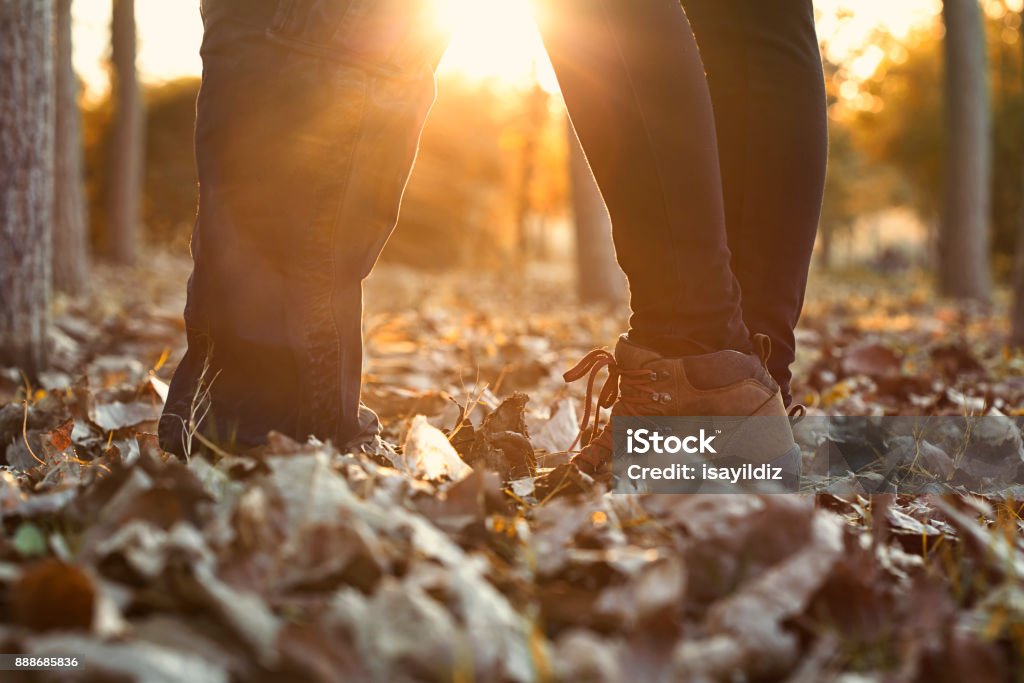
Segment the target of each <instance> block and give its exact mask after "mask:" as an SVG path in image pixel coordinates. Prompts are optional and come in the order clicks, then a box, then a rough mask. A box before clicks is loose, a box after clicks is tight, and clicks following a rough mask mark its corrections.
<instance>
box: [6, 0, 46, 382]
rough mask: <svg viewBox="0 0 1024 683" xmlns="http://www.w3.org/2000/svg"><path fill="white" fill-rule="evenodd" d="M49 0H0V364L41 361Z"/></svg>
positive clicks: (28, 368) (35, 368)
mask: <svg viewBox="0 0 1024 683" xmlns="http://www.w3.org/2000/svg"><path fill="white" fill-rule="evenodd" d="M52 36H53V3H52V1H51V0H0V365H14V366H17V367H19V368H21V369H22V370H23V371H24V372H25V373H26V374H27V375H28V376H29V377H30V378H31V377H33V376H35V375H36V373H38V372H39V371H40V370H41V369H43V368H44V367H45V365H46V329H47V322H48V310H47V309H48V307H49V302H50V277H51V276H50V265H51V264H50V258H51V256H50V252H51V247H52V245H51V239H52V234H51V229H52V224H53V127H54V118H53V94H54V77H53V54H52V52H51V40H52Z"/></svg>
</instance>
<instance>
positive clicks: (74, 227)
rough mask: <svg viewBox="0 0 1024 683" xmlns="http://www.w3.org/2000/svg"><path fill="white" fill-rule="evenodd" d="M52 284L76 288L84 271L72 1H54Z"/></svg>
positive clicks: (82, 281)
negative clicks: (72, 36)
mask: <svg viewBox="0 0 1024 683" xmlns="http://www.w3.org/2000/svg"><path fill="white" fill-rule="evenodd" d="M53 42H54V81H55V83H54V87H55V88H56V98H55V100H54V106H55V108H56V113H55V122H54V125H55V126H56V128H55V137H54V154H55V156H54V169H53V173H54V186H55V191H54V201H55V205H54V217H53V220H54V224H53V284H54V287H56V288H57V289H58V290H60V291H63V292H69V293H70V292H79V291H81V290H82V288H83V287H85V286H86V284H87V275H88V271H89V244H88V224H87V220H88V216H87V214H86V205H85V188H84V184H83V183H84V180H83V175H82V174H83V168H82V114H81V111H80V109H79V105H78V76H77V75H76V74H75V70H74V66H73V65H72V63H71V52H72V50H71V47H72V44H71V0H57V2H56V3H55V5H54V41H53Z"/></svg>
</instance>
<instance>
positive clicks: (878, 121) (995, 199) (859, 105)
mask: <svg viewBox="0 0 1024 683" xmlns="http://www.w3.org/2000/svg"><path fill="white" fill-rule="evenodd" d="M987 11H988V20H987V28H986V31H987V40H988V46H989V73H990V76H989V81H990V85H991V105H992V118H993V174H992V213H991V216H992V230H993V234H992V238H993V239H992V246H993V251H994V254H995V256H996V259H995V262H996V265H997V270H998V273H999V275H1000V276H1003V277H1005V276H1007V275H1008V271H1009V264H1010V262H1011V260H1012V259H1011V257H1010V255H1011V254H1013V250H1014V248H1015V244H1016V240H1017V234H1018V230H1019V228H1018V226H1019V224H1020V216H1021V212H1022V211H1024V206H1022V203H1021V202H1022V191H1021V190H1022V184H1024V73H1022V67H1024V56H1022V53H1021V40H1020V37H1021V34H1020V21H1021V16H1020V13H1018V12H1016V11H1011V10H1008V9H1007V7H1006V5H1005V4H1003V3H1002V2H1001V0H993V2H990V3H988V5H987ZM942 37H943V32H942V26H941V21H940V19H939V17H936V20H935V22H934V23H933V24H931V25H929V26H925V27H922V28H919V29H918V30H916V31H914V32H912V33H911V35H910V36H909V37H908V38H907V39H904V40H901V41H900V40H897V39H896V38H894V37H893V36H891V35H888V34H886V33H884V32H879V33H877V34H876V35H875V38H874V40H873V41H872V42H871V44H870V45H868V46H866V48H865V49H872V50H874V49H880V50H881V52H882V57H881V59H880V60H879V62H878V65H877V67H876V68H875V70H874V73H873V74H872V75H871V76H870V78H868V79H866V80H863V81H858V80H856V79H852V78H851V77H850V75H849V73H848V71H847V70H846V69H844V68H843V67H840V66H836V65H833V68H831V69H829V70H828V71H829V91H830V94H831V99H832V105H831V106H830V123H831V126H832V131H831V132H832V143H831V144H832V147H831V156H830V164H831V166H832V168H830V171H829V183H830V184H829V189H828V191H827V196H826V207H825V219H824V221H823V225H825V226H827V224H828V223H829V222H833V223H835V224H838V225H848V224H849V223H852V221H853V219H855V218H856V216H857V214H858V213H859V212H864V211H870V210H872V209H874V208H877V204H878V202H879V200H880V199H882V198H884V199H885V201H889V202H891V203H908V204H910V205H911V206H912V207H913V208H914V209H915V211H916V212H917V213H918V214H919V215H920V217H921V219H922V220H923V221H924V222H925V223H926V224H934V222H935V220H936V219H937V217H938V214H939V212H940V211H941V207H942V196H943V192H944V188H943V178H944V173H945V157H944V154H945V139H944V101H943V80H944V69H943V62H944V56H943V46H942Z"/></svg>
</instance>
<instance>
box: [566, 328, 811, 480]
mask: <svg viewBox="0 0 1024 683" xmlns="http://www.w3.org/2000/svg"><path fill="white" fill-rule="evenodd" d="M753 341H754V346H755V348H756V349H757V353H751V354H745V353H741V352H739V351H718V352H716V353H709V354H704V355H700V356H686V357H682V358H666V357H664V356H662V355H660V354H659V353H657V352H656V351H654V350H653V349H649V348H646V347H643V346H639V345H638V344H634V343H633V342H631V341H629V339H628V338H627V337H626V336H625V335H623V336H622V337H620V338H619V342H618V344H616V346H615V354H614V355H612V354H611V353H609V352H608V351H606V350H604V349H596V350H594V351H591V352H590V353H588V354H587V355H586V356H585V357H584V358H583V360H581V361H580V362H579V363H578V364H577V365H576V366H575V367H574V368H572V369H571V370H569V371H568V372H566V373H565V375H564V378H565V381H566V382H574V381H576V380H578V379H582V378H583V377H584V376H586V375H588V374H589V379H588V382H587V398H586V407H585V408H584V412H583V421H582V423H581V425H580V436H578V437H577V443H578V442H579V441H580V440H581V439H584V444H585V445H584V448H583V449H582V450H581V451H580V452H579V453H578V454H577V455H576V456H575V457H574V458H573V460H572V462H573V463H574V464H575V465H576V466H577V467H579V469H580V470H581V471H583V472H586V473H587V474H590V475H592V476H599V477H600V476H605V475H610V469H611V468H610V465H611V456H612V429H611V425H610V424H608V425H605V427H604V428H603V429H600V428H599V425H598V418H599V412H600V409H601V408H611V412H612V416H613V417H618V416H643V417H657V416H681V417H684V416H685V417H689V416H692V417H704V416H707V417H711V416H722V417H726V416H728V417H746V416H754V415H757V416H779V417H785V416H786V415H787V413H786V408H785V406H784V405H783V402H782V394H781V392H780V391H779V386H778V384H777V383H776V382H775V380H774V379H772V376H771V375H770V374H769V373H768V370H767V368H766V364H767V361H768V357H769V355H770V354H771V342H770V340H769V339H768V337H767V336H765V335H763V334H757V335H754V338H753ZM602 368H607V369H608V379H607V380H606V381H605V384H604V386H603V387H602V389H601V391H600V393H599V394H598V399H597V408H596V409H593V410H592V407H591V403H592V398H593V391H594V384H595V382H596V380H597V376H598V374H599V372H600V371H601V369H602ZM592 413H593V418H594V425H593V429H592V430H591V432H590V434H589V439H587V438H586V436H585V434H586V432H587V427H588V425H589V422H590V418H591V416H592ZM785 431H786V433H785V434H779V435H777V436H774V437H773V438H774V439H775V440H777V441H779V443H778V444H768V448H767V450H768V451H769V452H773V453H778V454H780V455H781V454H783V453H787V452H788V451H791V450H792V447H793V446H794V442H793V436H792V432H791V431H789V430H788V428H787V429H786V430H785ZM787 440H788V442H785V443H784V441H787ZM575 446H576V444H575V443H574V444H573V446H572V447H571V448H575Z"/></svg>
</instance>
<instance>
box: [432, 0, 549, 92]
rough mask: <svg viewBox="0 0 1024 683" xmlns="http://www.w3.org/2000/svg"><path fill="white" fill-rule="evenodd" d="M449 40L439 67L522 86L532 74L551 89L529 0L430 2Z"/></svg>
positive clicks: (440, 0) (474, 76)
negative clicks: (432, 3)
mask: <svg viewBox="0 0 1024 683" xmlns="http://www.w3.org/2000/svg"><path fill="white" fill-rule="evenodd" d="M435 2H436V3H437V5H438V15H439V19H440V21H441V22H442V23H443V25H444V26H445V28H446V29H447V30H448V31H449V32H450V33H451V36H452V42H451V45H450V46H449V48H448V52H447V53H446V54H445V58H444V61H443V62H442V63H441V69H442V71H456V72H458V73H460V74H462V75H464V76H467V77H469V78H477V79H484V78H496V79H500V80H502V81H505V82H507V83H511V84H523V83H528V82H530V81H532V79H533V78H534V77H536V78H537V79H538V80H539V81H540V83H541V85H542V86H543V87H545V88H546V89H548V90H554V89H555V88H556V86H555V77H554V73H553V72H552V71H551V66H550V63H549V62H548V57H547V53H546V52H545V51H544V45H543V43H542V42H541V39H540V34H539V33H538V32H537V27H536V25H535V23H534V20H533V15H532V12H531V10H530V3H529V0H435Z"/></svg>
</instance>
